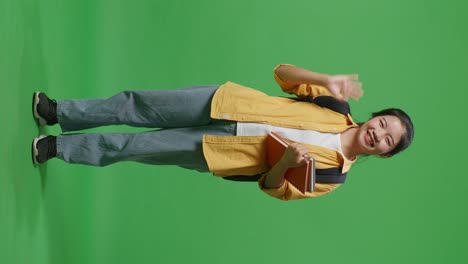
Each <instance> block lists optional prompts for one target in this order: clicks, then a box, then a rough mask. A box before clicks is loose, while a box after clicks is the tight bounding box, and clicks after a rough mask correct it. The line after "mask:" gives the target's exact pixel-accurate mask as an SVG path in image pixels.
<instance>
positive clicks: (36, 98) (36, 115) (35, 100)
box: [33, 92, 47, 127]
mask: <svg viewBox="0 0 468 264" xmlns="http://www.w3.org/2000/svg"><path fill="white" fill-rule="evenodd" d="M40 93H41V92H35V93H34V95H33V114H34V118H35V119H36V121H37V124H38V125H39V126H41V127H43V126H46V125H47V121H46V120H45V119H44V118H42V116H40V115H39V113H38V112H37V106H38V105H39V94H40Z"/></svg>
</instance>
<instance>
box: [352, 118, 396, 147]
mask: <svg viewBox="0 0 468 264" xmlns="http://www.w3.org/2000/svg"><path fill="white" fill-rule="evenodd" d="M404 132H405V129H404V127H403V125H402V124H401V121H400V119H398V117H396V116H392V115H385V116H376V117H374V118H372V119H369V120H368V121H367V122H366V123H364V125H362V126H361V127H360V128H359V133H358V143H359V146H360V147H361V148H362V151H363V152H364V153H366V154H369V155H382V154H385V153H388V152H390V151H392V150H393V149H394V148H395V147H396V145H398V143H399V142H400V139H401V137H402V136H403V133H404Z"/></svg>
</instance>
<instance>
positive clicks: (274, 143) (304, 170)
mask: <svg viewBox="0 0 468 264" xmlns="http://www.w3.org/2000/svg"><path fill="white" fill-rule="evenodd" d="M288 146H289V143H288V142H287V141H286V140H284V139H283V138H282V137H280V136H279V135H278V134H276V133H275V132H270V133H269V134H268V137H267V145H266V148H267V153H266V154H267V155H266V156H267V163H268V165H269V166H270V167H273V166H274V165H275V164H276V163H278V161H279V160H280V159H281V157H282V156H283V154H284V152H285V151H286V149H287V148H288ZM304 156H305V157H306V161H307V164H305V165H303V166H300V167H291V168H288V170H287V171H286V172H285V176H284V177H285V179H286V180H287V181H288V182H290V183H291V184H292V185H294V187H296V188H297V189H298V190H299V191H301V192H302V193H306V192H314V191H315V159H314V158H312V157H311V156H309V155H308V154H306V155H304Z"/></svg>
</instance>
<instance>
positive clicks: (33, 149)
mask: <svg viewBox="0 0 468 264" xmlns="http://www.w3.org/2000/svg"><path fill="white" fill-rule="evenodd" d="M45 137H47V136H46V135H40V136H39V137H37V138H35V139H34V140H33V142H32V146H31V152H32V159H33V163H34V164H41V163H40V162H39V161H38V160H37V155H39V150H38V149H37V142H39V140H41V139H43V138H45Z"/></svg>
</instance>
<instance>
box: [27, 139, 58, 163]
mask: <svg viewBox="0 0 468 264" xmlns="http://www.w3.org/2000/svg"><path fill="white" fill-rule="evenodd" d="M32 155H33V162H34V164H41V163H44V162H46V161H48V160H49V159H51V158H54V157H56V156H57V137H55V136H45V135H40V136H39V137H37V138H35V139H34V141H33V143H32Z"/></svg>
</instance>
